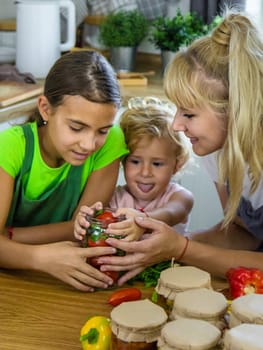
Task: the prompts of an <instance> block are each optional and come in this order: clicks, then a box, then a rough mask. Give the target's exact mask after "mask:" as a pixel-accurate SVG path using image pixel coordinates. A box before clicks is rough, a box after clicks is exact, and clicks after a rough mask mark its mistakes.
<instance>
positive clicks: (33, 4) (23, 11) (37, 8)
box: [16, 0, 76, 78]
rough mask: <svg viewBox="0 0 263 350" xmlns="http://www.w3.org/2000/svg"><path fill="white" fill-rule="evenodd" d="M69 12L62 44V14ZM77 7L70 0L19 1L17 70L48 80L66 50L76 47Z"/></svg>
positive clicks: (17, 3)
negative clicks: (49, 74)
mask: <svg viewBox="0 0 263 350" xmlns="http://www.w3.org/2000/svg"><path fill="white" fill-rule="evenodd" d="M61 11H63V13H66V18H67V21H66V22H67V25H66V41H65V42H64V43H62V42H61V20H60V13H61ZM75 22H76V19H75V5H74V3H73V2H72V1H71V0H17V1H16V67H17V69H18V70H19V71H20V72H21V73H26V72H30V73H32V74H33V75H34V76H35V77H36V78H45V77H46V75H47V73H48V71H49V69H50V68H51V66H52V65H53V64H54V63H55V61H56V60H57V59H58V58H59V57H60V56H61V53H62V52H64V51H68V50H70V49H71V48H72V47H74V46H75V40H76V24H75Z"/></svg>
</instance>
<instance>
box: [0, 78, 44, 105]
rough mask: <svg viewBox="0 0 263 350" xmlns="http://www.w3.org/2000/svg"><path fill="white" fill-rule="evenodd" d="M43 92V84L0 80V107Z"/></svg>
mask: <svg viewBox="0 0 263 350" xmlns="http://www.w3.org/2000/svg"><path fill="white" fill-rule="evenodd" d="M42 92H43V85H40V84H27V83H20V82H15V81H6V80H3V81H0V107H6V106H10V105H12V104H14V103H17V102H21V101H24V100H26V99H28V98H31V97H34V96H38V95H40V94H41V93H42Z"/></svg>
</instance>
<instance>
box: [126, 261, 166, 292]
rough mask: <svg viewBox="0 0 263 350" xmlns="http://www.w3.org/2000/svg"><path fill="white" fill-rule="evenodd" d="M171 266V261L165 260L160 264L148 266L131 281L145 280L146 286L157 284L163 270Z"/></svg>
mask: <svg viewBox="0 0 263 350" xmlns="http://www.w3.org/2000/svg"><path fill="white" fill-rule="evenodd" d="M169 267H171V261H170V260H169V261H163V262H160V263H158V264H155V265H152V266H149V267H146V269H145V270H143V271H142V272H141V273H139V274H138V275H137V276H135V277H134V278H133V279H132V280H131V281H130V282H131V283H133V282H135V281H140V282H143V283H144V285H145V287H151V286H156V285H157V282H158V279H159V277H160V273H161V271H163V270H165V269H168V268H169Z"/></svg>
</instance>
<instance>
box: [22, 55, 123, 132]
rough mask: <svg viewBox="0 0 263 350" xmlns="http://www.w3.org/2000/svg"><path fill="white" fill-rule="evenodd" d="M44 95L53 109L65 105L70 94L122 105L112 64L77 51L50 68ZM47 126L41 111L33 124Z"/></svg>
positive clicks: (101, 58)
mask: <svg viewBox="0 0 263 350" xmlns="http://www.w3.org/2000/svg"><path fill="white" fill-rule="evenodd" d="M44 95H45V96H46V97H47V99H48V101H49V103H50V104H51V106H52V107H54V108H56V107H58V106H59V105H61V104H62V103H63V98H64V96H66V95H71V96H75V95H79V96H82V97H84V98H85V99H87V100H89V101H91V102H97V103H109V104H114V105H116V106H117V107H119V106H120V103H121V97H120V90H119V85H118V81H117V78H116V74H115V72H114V70H113V68H112V67H111V65H110V63H109V62H108V61H107V60H106V58H105V57H103V56H102V55H101V54H100V53H98V52H95V51H85V50H83V51H73V52H70V53H67V54H64V55H62V56H61V57H60V58H59V59H58V60H57V61H56V62H55V64H54V65H53V67H52V68H51V69H50V71H49V73H48V75H47V77H46V80H45V85H44ZM33 120H37V121H38V124H39V125H41V124H42V123H43V121H42V118H41V116H40V114H39V113H38V111H35V112H34V113H33V115H32V116H31V117H30V120H29V121H33Z"/></svg>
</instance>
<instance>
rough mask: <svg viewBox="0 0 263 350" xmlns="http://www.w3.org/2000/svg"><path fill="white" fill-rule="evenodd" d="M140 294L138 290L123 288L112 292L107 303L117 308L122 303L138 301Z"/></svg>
mask: <svg viewBox="0 0 263 350" xmlns="http://www.w3.org/2000/svg"><path fill="white" fill-rule="evenodd" d="M141 297H142V293H141V291H140V289H138V288H125V289H121V290H118V291H116V292H114V293H113V294H112V295H111V296H110V297H109V299H108V303H109V304H111V305H112V306H117V305H119V304H121V303H123V302H124V301H133V300H139V299H141Z"/></svg>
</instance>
